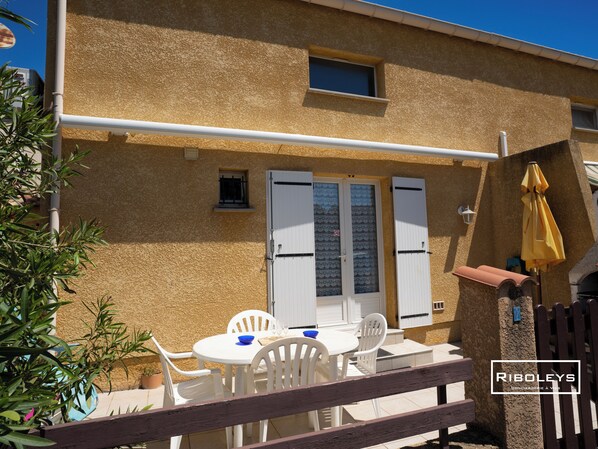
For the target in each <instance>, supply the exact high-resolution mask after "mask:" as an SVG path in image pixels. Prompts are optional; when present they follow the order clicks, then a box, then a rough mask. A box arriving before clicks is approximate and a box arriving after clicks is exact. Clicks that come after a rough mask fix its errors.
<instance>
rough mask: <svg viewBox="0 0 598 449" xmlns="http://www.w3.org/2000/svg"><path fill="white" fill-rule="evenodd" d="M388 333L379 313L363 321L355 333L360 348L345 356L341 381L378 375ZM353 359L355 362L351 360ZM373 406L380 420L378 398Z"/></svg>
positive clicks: (326, 373) (370, 315) (340, 376)
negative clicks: (382, 348)
mask: <svg viewBox="0 0 598 449" xmlns="http://www.w3.org/2000/svg"><path fill="white" fill-rule="evenodd" d="M387 331H388V324H387V323H386V318H384V316H383V315H381V314H379V313H371V314H369V315H368V316H366V317H365V318H363V319H362V320H361V322H360V323H359V324H358V325H357V327H356V328H355V332H354V334H355V335H358V336H359V346H358V347H357V350H356V351H353V352H349V353H347V354H343V362H342V365H341V368H340V375H339V376H338V378H339V380H341V379H346V378H348V377H359V376H365V375H368V374H376V356H377V355H378V349H379V348H380V347H381V346H382V344H383V343H384V340H385V339H386V332H387ZM352 358H353V359H354V360H351V359H352ZM319 373H320V374H323V375H324V377H326V378H328V377H329V374H328V372H326V371H325V370H320V371H319ZM372 405H373V407H374V413H375V414H376V418H380V405H379V404H378V398H374V399H372ZM341 424H342V422H341Z"/></svg>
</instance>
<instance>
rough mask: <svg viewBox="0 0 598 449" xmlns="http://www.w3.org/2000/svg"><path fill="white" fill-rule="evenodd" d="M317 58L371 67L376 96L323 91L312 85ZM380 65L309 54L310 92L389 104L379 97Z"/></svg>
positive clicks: (340, 91) (329, 90)
mask: <svg viewBox="0 0 598 449" xmlns="http://www.w3.org/2000/svg"><path fill="white" fill-rule="evenodd" d="M312 58H315V59H324V60H328V61H334V62H338V63H341V64H347V65H356V66H362V67H369V68H371V69H373V71H374V73H373V75H374V76H373V79H374V95H373V96H372V95H362V94H354V93H351V92H343V91H342V90H331V89H322V88H320V87H314V86H312V85H311V59H312ZM377 65H378V64H366V63H363V62H356V61H351V60H348V59H343V58H334V57H330V56H322V55H318V54H311V53H310V54H309V55H308V61H307V66H308V69H309V72H308V73H309V76H308V82H309V89H308V91H309V92H314V93H322V94H328V95H335V96H343V97H350V98H359V99H367V100H373V101H380V100H381V101H384V102H387V101H388V100H387V99H386V98H383V97H379V96H378V95H379V91H378V68H377Z"/></svg>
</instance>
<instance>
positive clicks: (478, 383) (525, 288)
mask: <svg viewBox="0 0 598 449" xmlns="http://www.w3.org/2000/svg"><path fill="white" fill-rule="evenodd" d="M454 274H455V275H456V276H458V277H459V289H460V307H461V328H462V340H463V353H464V356H465V357H470V358H471V359H472V360H473V370H474V375H473V379H472V380H471V381H469V382H466V383H465V397H466V398H468V399H473V400H474V401H475V404H476V419H475V422H474V425H476V426H478V427H480V428H482V429H484V430H486V431H488V432H490V433H492V434H493V435H494V436H496V437H498V438H500V439H501V440H502V442H503V446H504V447H505V448H507V449H520V448H521V449H524V448H525V449H535V448H537V449H541V448H542V417H541V412H540V398H539V396H538V394H537V393H536V392H537V390H538V382H537V380H535V379H534V380H533V381H524V382H519V381H512V380H509V381H501V382H494V385H492V382H493V379H492V377H491V365H492V363H491V362H492V361H493V360H535V359H536V341H535V336H534V314H533V307H532V297H531V294H532V287H533V285H534V281H533V280H532V279H530V278H529V277H527V276H523V275H519V274H516V273H511V272H508V271H504V270H499V269H497V268H493V267H488V266H484V265H482V266H480V267H479V268H477V269H475V268H469V267H460V268H459V269H457V270H456V271H455V273H454ZM514 307H519V309H520V311H521V319H520V320H519V321H517V317H516V314H515V312H514ZM514 315H515V319H514ZM493 367H494V373H495V379H496V373H497V372H500V373H506V374H507V375H514V374H521V373H525V374H528V375H530V376H529V377H532V376H536V375H537V365H536V363H535V362H531V363H504V364H503V363H495V364H493ZM492 388H494V390H495V391H494V394H493V393H492ZM525 391H527V392H534V394H521V393H522V392H525ZM496 393H514V394H496Z"/></svg>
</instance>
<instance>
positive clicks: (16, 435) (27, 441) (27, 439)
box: [3, 432, 54, 447]
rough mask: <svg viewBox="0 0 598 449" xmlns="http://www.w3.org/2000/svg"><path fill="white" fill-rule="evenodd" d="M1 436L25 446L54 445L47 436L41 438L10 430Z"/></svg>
mask: <svg viewBox="0 0 598 449" xmlns="http://www.w3.org/2000/svg"><path fill="white" fill-rule="evenodd" d="M3 437H4V438H6V439H7V440H8V441H10V442H12V443H16V444H22V445H25V446H32V447H43V446H52V445H54V441H50V440H48V439H47V438H42V437H38V436H35V435H29V434H26V433H21V432H10V433H8V434H6V435H3Z"/></svg>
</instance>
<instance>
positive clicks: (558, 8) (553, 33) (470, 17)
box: [0, 0, 598, 78]
mask: <svg viewBox="0 0 598 449" xmlns="http://www.w3.org/2000/svg"><path fill="white" fill-rule="evenodd" d="M0 1H1V0H0ZM97 1H101V0H97ZM197 1H200V0H197ZM373 2H374V3H379V4H381V5H385V6H390V7H392V8H397V9H402V10H405V11H409V12H413V13H416V14H421V15H424V16H429V17H433V18H436V19H440V20H445V21H447V22H453V23H457V24H459V25H465V26H468V27H471V28H477V29H480V30H484V31H489V32H493V33H497V34H503V35H505V36H510V37H514V38H516V39H522V40H525V41H528V42H532V43H535V44H540V45H545V46H547V47H552V48H556V49H558V50H564V51H568V52H571V53H576V54H580V55H583V56H589V57H591V58H596V59H598V37H597V36H596V28H597V25H596V23H597V22H598V1H597V0H501V1H486V0H374V1H373ZM8 7H9V8H10V9H12V10H13V11H14V12H16V13H19V14H21V15H23V16H25V17H27V18H29V19H31V20H33V21H34V22H36V23H37V26H34V32H33V33H32V32H30V31H27V30H26V29H25V28H23V27H21V26H19V25H15V24H12V23H10V22H6V23H5V24H6V25H8V26H9V28H11V29H12V30H13V32H14V33H15V35H16V37H17V44H16V45H15V47H14V48H12V49H10V50H2V49H0V63H5V62H7V61H10V64H11V65H14V66H18V67H28V68H33V69H35V70H37V71H38V72H39V73H40V75H42V77H43V78H45V76H44V72H45V55H46V41H45V29H46V0H9V1H8Z"/></svg>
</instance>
